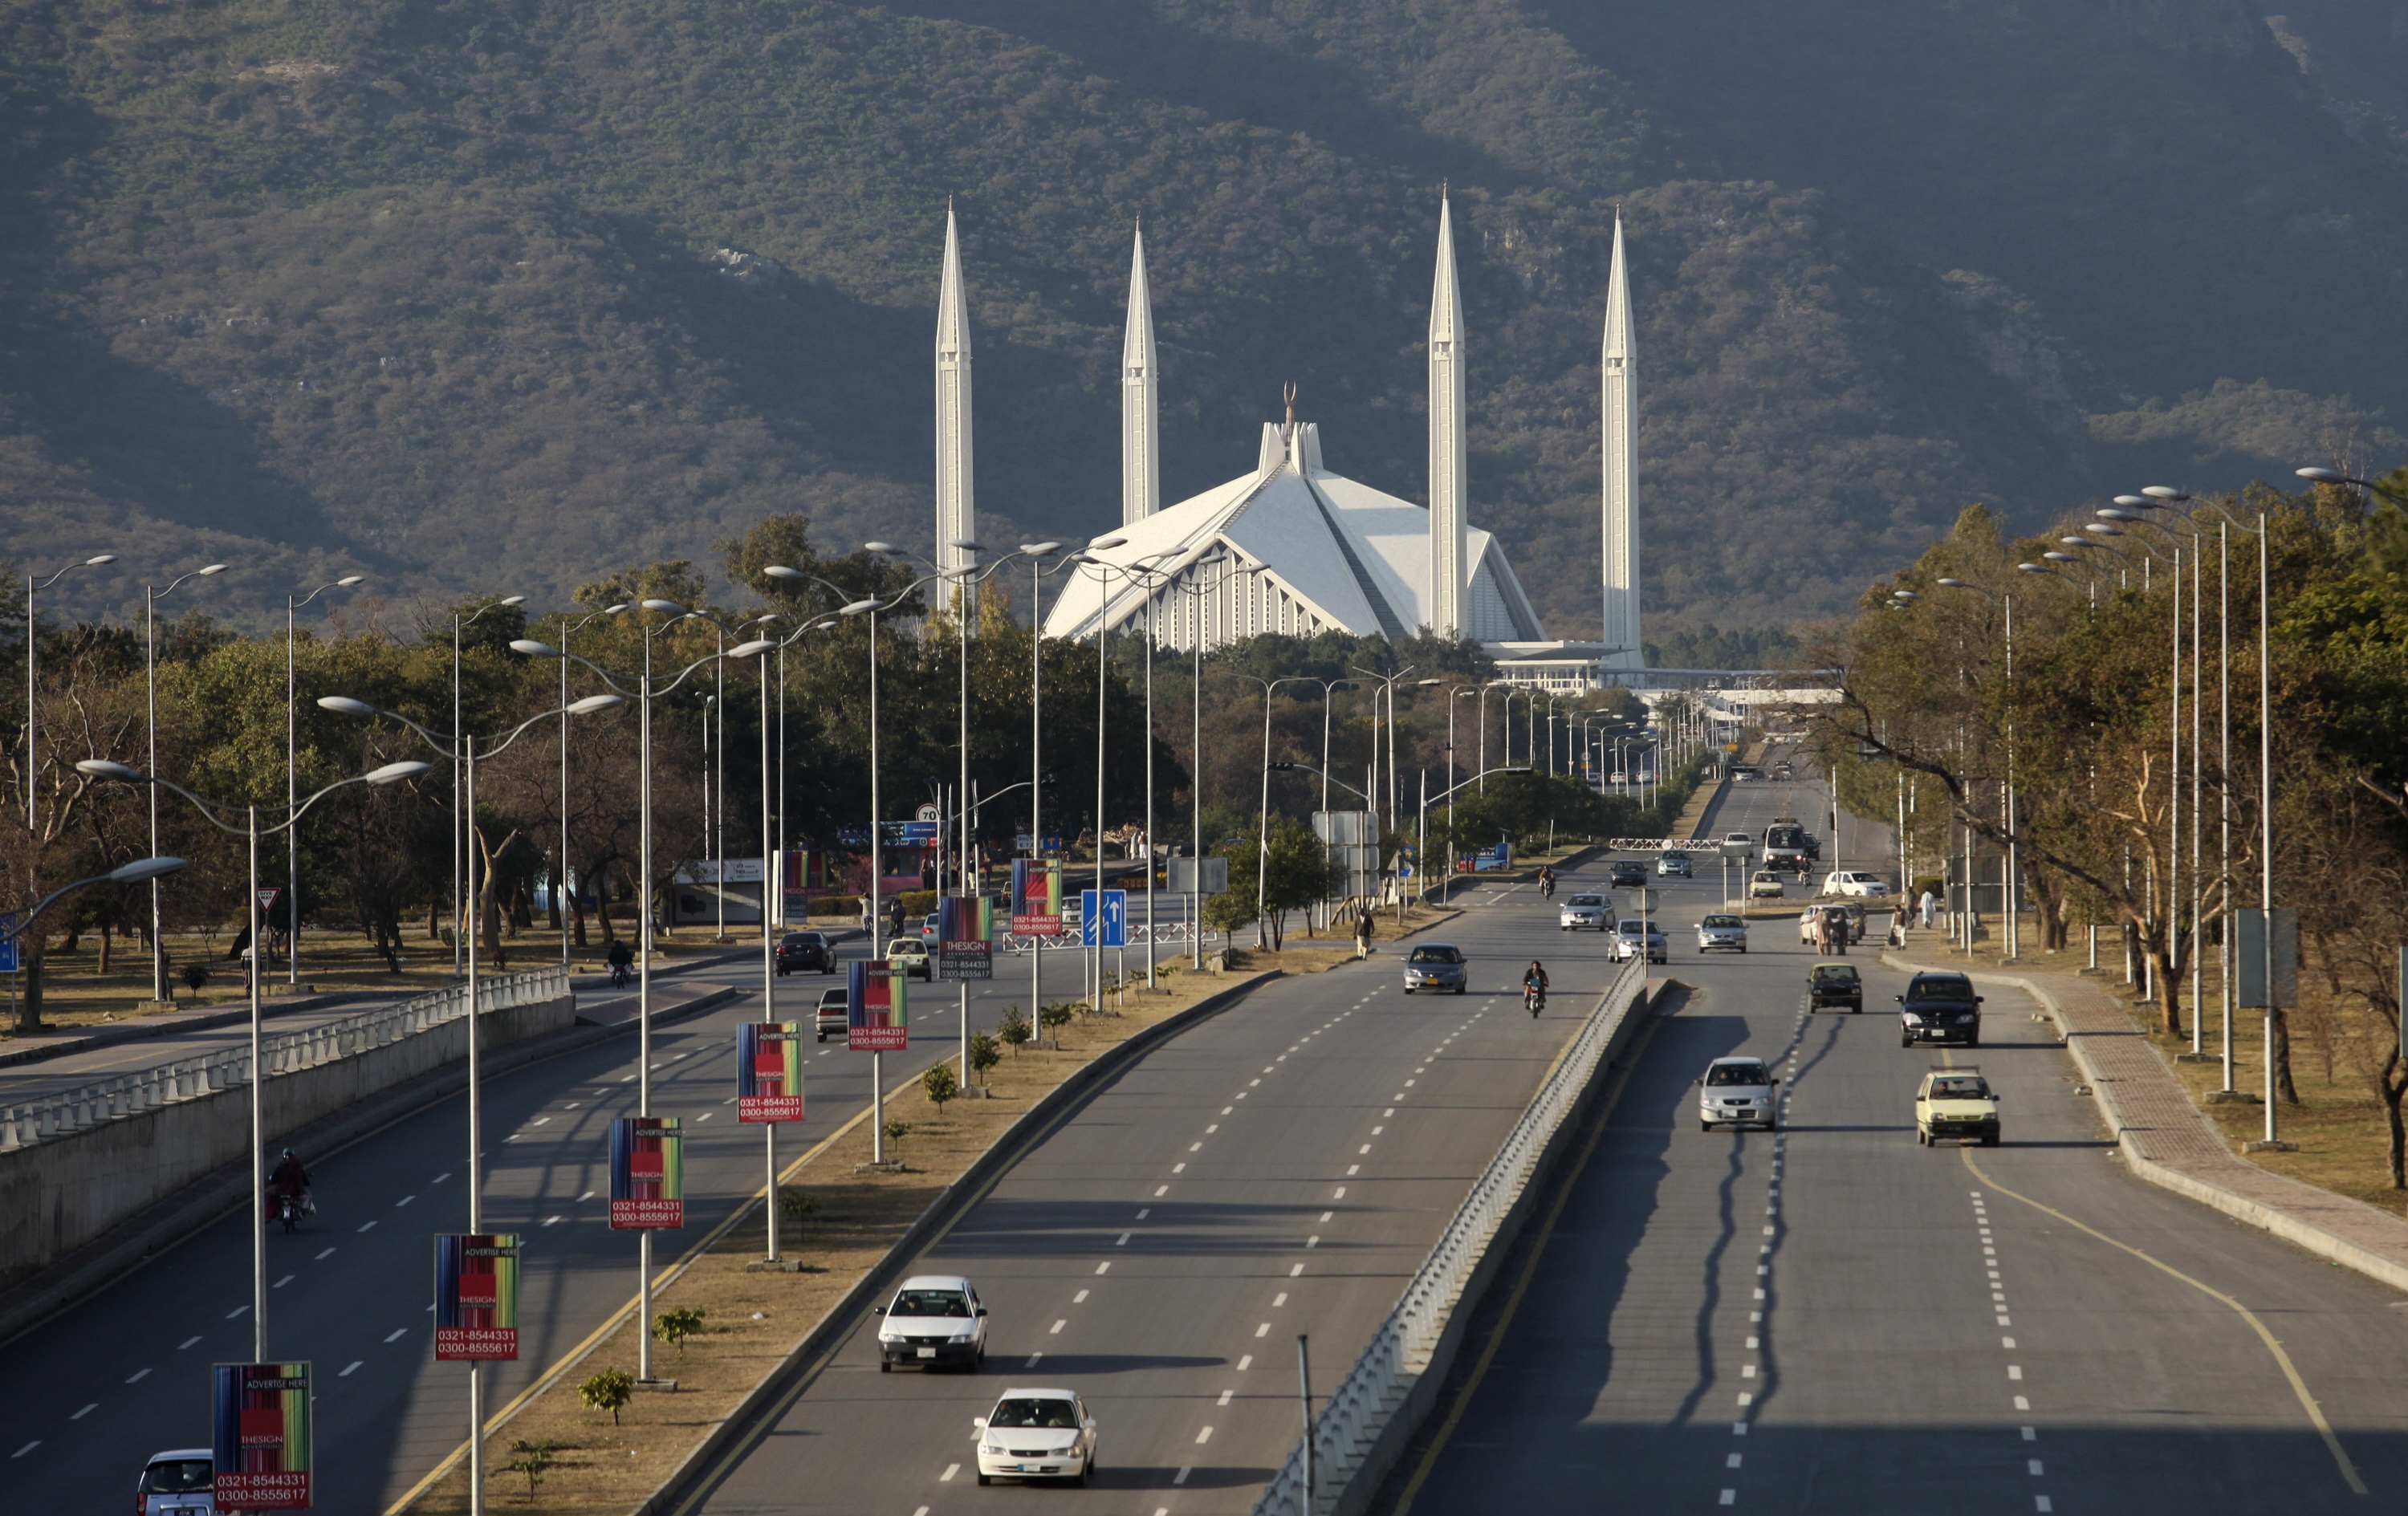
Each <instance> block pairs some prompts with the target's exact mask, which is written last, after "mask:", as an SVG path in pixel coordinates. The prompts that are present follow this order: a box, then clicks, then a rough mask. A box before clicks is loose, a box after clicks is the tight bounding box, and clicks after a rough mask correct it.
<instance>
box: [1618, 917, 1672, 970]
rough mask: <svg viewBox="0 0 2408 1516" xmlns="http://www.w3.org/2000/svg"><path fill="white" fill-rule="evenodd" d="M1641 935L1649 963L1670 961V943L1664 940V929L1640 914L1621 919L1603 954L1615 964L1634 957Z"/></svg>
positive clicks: (1637, 952) (1637, 951)
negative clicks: (1610, 944) (1610, 943)
mask: <svg viewBox="0 0 2408 1516" xmlns="http://www.w3.org/2000/svg"><path fill="white" fill-rule="evenodd" d="M1641 937H1644V938H1645V940H1646V943H1647V961H1648V962H1649V963H1651V964H1661V963H1668V962H1670V959H1671V956H1672V950H1671V946H1670V944H1669V943H1667V942H1666V941H1665V940H1664V929H1663V928H1662V927H1661V926H1658V925H1656V923H1655V922H1651V921H1648V920H1646V919H1645V918H1644V917H1640V916H1626V917H1624V918H1623V919H1622V922H1621V924H1620V925H1618V926H1616V927H1615V928H1614V932H1613V946H1611V947H1609V948H1608V949H1607V950H1606V953H1605V955H1606V956H1607V957H1608V958H1611V959H1613V961H1614V962H1615V963H1617V964H1619V963H1626V962H1627V961H1629V960H1630V959H1632V958H1636V957H1638V956H1639V943H1640V940H1641Z"/></svg>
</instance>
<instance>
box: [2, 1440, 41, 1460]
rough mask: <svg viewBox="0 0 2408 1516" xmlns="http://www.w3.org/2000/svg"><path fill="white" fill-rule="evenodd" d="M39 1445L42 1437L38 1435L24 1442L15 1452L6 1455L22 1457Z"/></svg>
mask: <svg viewBox="0 0 2408 1516" xmlns="http://www.w3.org/2000/svg"><path fill="white" fill-rule="evenodd" d="M41 1445H42V1439H41V1438H40V1437H36V1438H35V1439H34V1440H33V1441H31V1442H28V1443H26V1444H25V1445H24V1446H23V1447H22V1448H20V1449H18V1450H17V1451H16V1452H12V1453H10V1454H9V1455H8V1456H9V1457H11V1458H22V1457H24V1456H25V1455H26V1454H27V1453H29V1452H33V1451H34V1450H35V1449H36V1448H38V1447H40V1446H41Z"/></svg>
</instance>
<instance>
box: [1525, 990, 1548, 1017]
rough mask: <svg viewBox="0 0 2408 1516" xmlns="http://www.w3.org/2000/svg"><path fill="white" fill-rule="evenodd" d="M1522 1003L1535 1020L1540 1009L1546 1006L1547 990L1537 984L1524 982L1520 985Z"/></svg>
mask: <svg viewBox="0 0 2408 1516" xmlns="http://www.w3.org/2000/svg"><path fill="white" fill-rule="evenodd" d="M1522 1005H1523V1008H1525V1009H1527V1011H1529V1013H1530V1015H1531V1017H1532V1018H1533V1019H1534V1020H1535V1019H1536V1018H1537V1016H1538V1014H1539V1013H1540V1012H1541V1011H1542V1010H1544V1009H1546V1008H1547V992H1546V991H1545V990H1543V989H1541V988H1540V987H1539V986H1538V985H1535V984H1525V985H1524V986H1522Z"/></svg>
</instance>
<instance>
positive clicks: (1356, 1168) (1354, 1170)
mask: <svg viewBox="0 0 2408 1516" xmlns="http://www.w3.org/2000/svg"><path fill="white" fill-rule="evenodd" d="M1361 1172H1363V1166H1362V1165H1361V1164H1348V1165H1347V1166H1346V1173H1347V1177H1349V1178H1350V1179H1351V1178H1353V1177H1354V1176H1355V1175H1356V1174H1360V1173H1361Z"/></svg>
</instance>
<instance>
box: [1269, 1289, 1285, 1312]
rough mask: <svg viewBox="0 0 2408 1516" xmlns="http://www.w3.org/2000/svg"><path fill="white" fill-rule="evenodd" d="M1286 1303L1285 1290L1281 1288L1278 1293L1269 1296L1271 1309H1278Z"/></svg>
mask: <svg viewBox="0 0 2408 1516" xmlns="http://www.w3.org/2000/svg"><path fill="white" fill-rule="evenodd" d="M1286 1304H1287V1292H1286V1291H1285V1290H1282V1291H1281V1292H1280V1293H1279V1294H1275V1295H1273V1296H1271V1309H1273V1310H1277V1309H1280V1308H1281V1307H1282V1306H1284V1305H1286Z"/></svg>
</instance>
